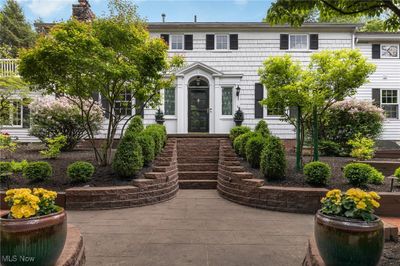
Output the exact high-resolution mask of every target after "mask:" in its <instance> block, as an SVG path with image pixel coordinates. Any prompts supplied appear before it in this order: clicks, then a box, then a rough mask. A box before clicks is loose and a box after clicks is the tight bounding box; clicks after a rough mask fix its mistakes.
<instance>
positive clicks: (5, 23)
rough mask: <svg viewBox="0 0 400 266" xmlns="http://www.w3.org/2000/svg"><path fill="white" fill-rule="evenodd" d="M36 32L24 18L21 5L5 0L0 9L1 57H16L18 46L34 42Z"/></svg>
mask: <svg viewBox="0 0 400 266" xmlns="http://www.w3.org/2000/svg"><path fill="white" fill-rule="evenodd" d="M35 38H36V34H35V32H34V31H33V29H32V27H31V25H30V24H29V23H28V22H27V21H26V20H25V16H24V13H23V12H22V9H21V7H20V6H19V4H18V3H17V1H15V0H7V1H6V2H5V4H4V6H3V8H2V9H1V10H0V50H1V55H2V56H3V57H6V56H7V57H17V55H18V49H19V48H27V47H30V46H32V45H33V43H34V42H35Z"/></svg>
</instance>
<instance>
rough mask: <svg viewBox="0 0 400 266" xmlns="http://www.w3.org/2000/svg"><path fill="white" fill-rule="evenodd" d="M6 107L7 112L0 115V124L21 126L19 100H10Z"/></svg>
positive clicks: (21, 118) (20, 105) (21, 114)
mask: <svg viewBox="0 0 400 266" xmlns="http://www.w3.org/2000/svg"><path fill="white" fill-rule="evenodd" d="M6 108H7V109H8V112H4V113H3V114H2V116H1V117H0V125H4V126H9V127H22V121H23V113H22V112H23V108H22V104H21V101H18V100H15V101H12V102H10V104H9V105H7V107H6Z"/></svg>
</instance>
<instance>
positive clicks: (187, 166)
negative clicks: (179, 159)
mask: <svg viewBox="0 0 400 266" xmlns="http://www.w3.org/2000/svg"><path fill="white" fill-rule="evenodd" d="M178 170H179V171H218V163H180V164H178Z"/></svg>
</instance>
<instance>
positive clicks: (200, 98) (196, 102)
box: [189, 88, 209, 132]
mask: <svg viewBox="0 0 400 266" xmlns="http://www.w3.org/2000/svg"><path fill="white" fill-rule="evenodd" d="M208 96H209V95H208V88H189V132H208V131H209V128H208V124H209V98H208Z"/></svg>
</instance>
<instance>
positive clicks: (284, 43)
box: [279, 34, 289, 50]
mask: <svg viewBox="0 0 400 266" xmlns="http://www.w3.org/2000/svg"><path fill="white" fill-rule="evenodd" d="M279 48H280V49H281V50H288V49H289V34H281V41H280V46H279Z"/></svg>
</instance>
